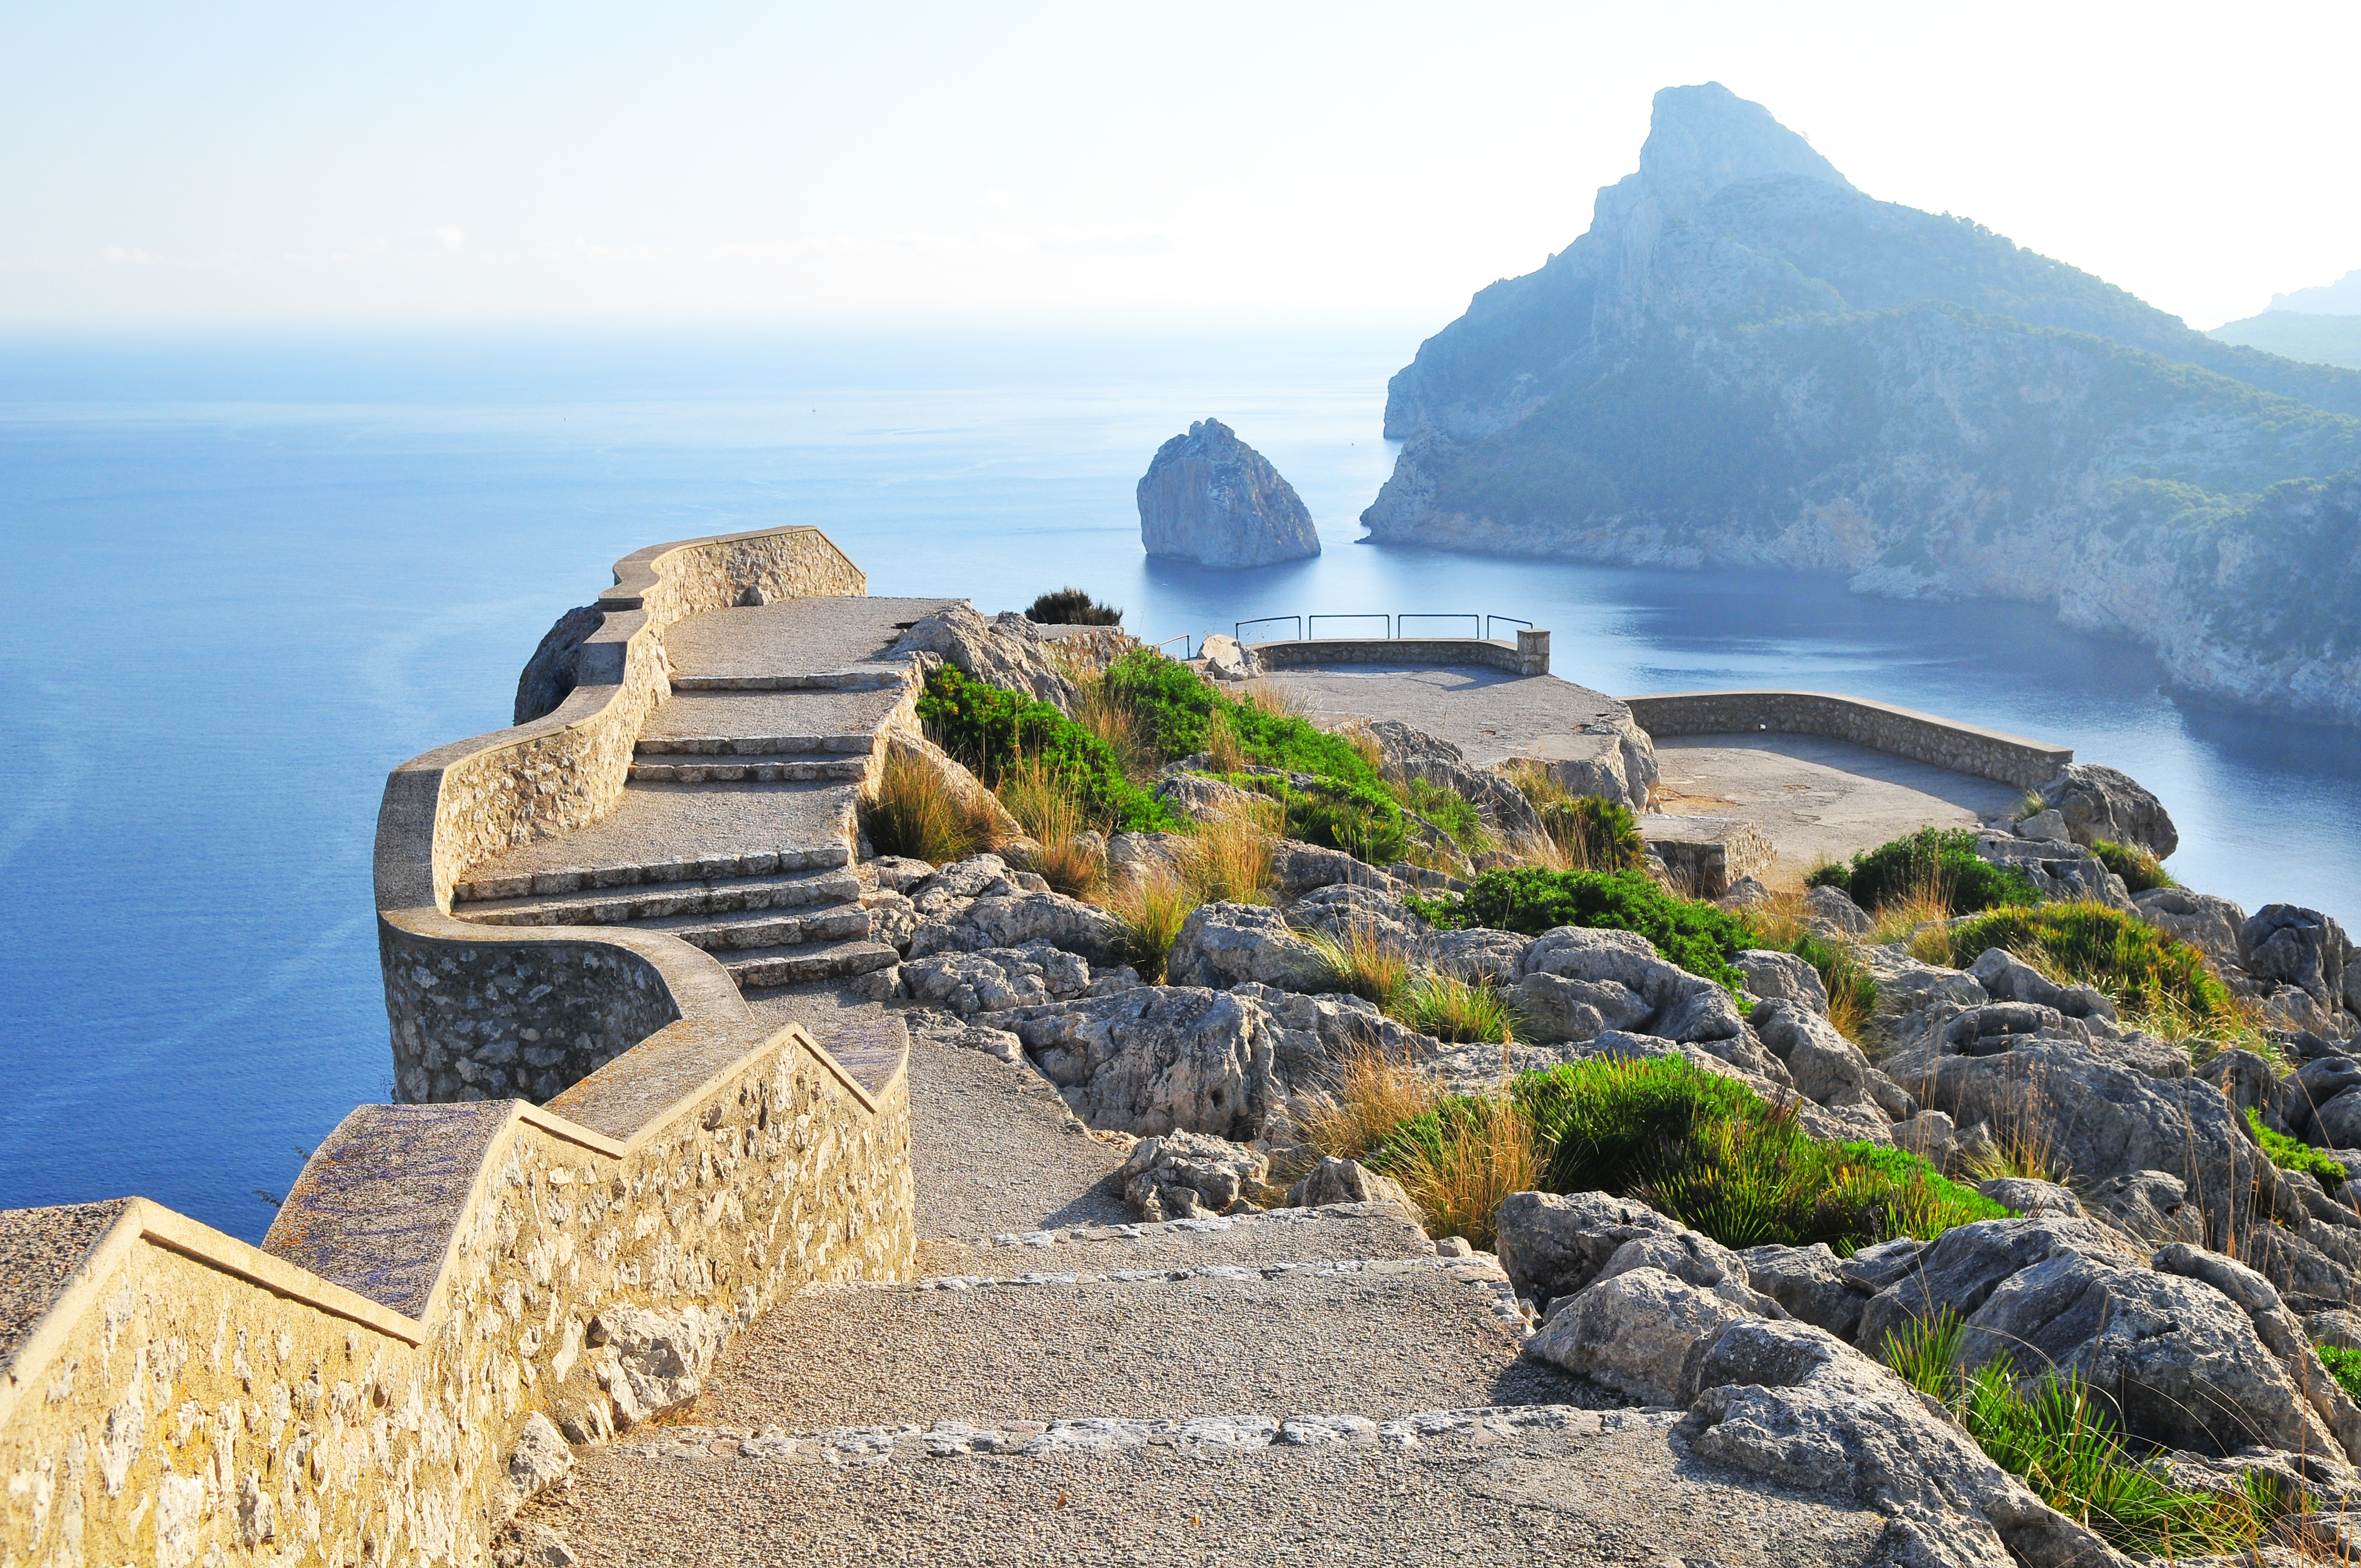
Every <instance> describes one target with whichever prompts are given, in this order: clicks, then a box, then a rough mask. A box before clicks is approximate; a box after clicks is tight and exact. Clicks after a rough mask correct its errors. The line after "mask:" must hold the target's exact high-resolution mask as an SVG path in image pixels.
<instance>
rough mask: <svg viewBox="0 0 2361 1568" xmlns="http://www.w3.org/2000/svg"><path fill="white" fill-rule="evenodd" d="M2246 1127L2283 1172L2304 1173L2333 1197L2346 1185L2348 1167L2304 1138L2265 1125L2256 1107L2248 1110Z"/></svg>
mask: <svg viewBox="0 0 2361 1568" xmlns="http://www.w3.org/2000/svg"><path fill="white" fill-rule="evenodd" d="M2246 1125H2247V1126H2249V1127H2252V1128H2253V1129H2254V1131H2255V1141H2256V1142H2257V1143H2258V1144H2260V1145H2262V1146H2263V1153H2265V1154H2266V1155H2268V1156H2269V1157H2270V1161H2271V1163H2272V1164H2273V1165H2275V1166H2278V1167H2279V1168H2280V1169H2281V1170H2301V1171H2302V1172H2303V1173H2304V1174H2305V1175H2307V1176H2310V1177H2312V1179H2314V1180H2316V1181H2318V1182H2319V1183H2320V1185H2321V1188H2322V1190H2324V1191H2326V1192H2327V1193H2328V1194H2329V1195H2330V1196H2331V1197H2334V1196H2335V1194H2336V1192H2337V1190H2339V1189H2340V1188H2342V1187H2343V1186H2344V1185H2345V1168H2344V1167H2343V1166H2341V1165H2339V1164H2337V1163H2336V1161H2335V1160H2334V1159H2332V1158H2330V1157H2328V1155H2327V1154H2325V1153H2324V1152H2323V1151H2322V1150H2319V1149H2316V1148H2313V1147H2312V1146H2311V1145H2310V1144H2308V1143H2305V1142H2304V1141H2303V1140H2302V1139H2301V1138H2291V1137H2289V1136H2288V1135H2286V1134H2285V1133H2275V1132H2273V1131H2271V1130H2270V1129H2269V1128H2268V1127H2266V1126H2264V1125H2263V1118H2262V1114H2261V1113H2259V1112H2257V1110H2256V1109H2255V1108H2254V1107H2253V1106H2251V1105H2249V1106H2247V1107H2246Z"/></svg>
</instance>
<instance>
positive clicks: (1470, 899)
mask: <svg viewBox="0 0 2361 1568" xmlns="http://www.w3.org/2000/svg"><path fill="white" fill-rule="evenodd" d="M1408 902H1409V903H1410V905H1411V908H1413V909H1415V910H1417V911H1418V912H1419V913H1420V914H1421V915H1422V916H1426V918H1427V919H1429V920H1431V921H1433V922H1434V924H1436V925H1437V926H1443V927H1453V928H1459V927H1470V926H1488V927H1493V928H1494V929H1496V930H1501V931H1521V932H1522V933H1523V934H1524V935H1526V936H1528V937H1538V936H1540V935H1541V934H1542V933H1543V932H1544V931H1547V930H1550V929H1552V928H1553V927H1559V926H1582V927H1592V928H1597V929H1606V930H1617V931H1637V932H1638V933H1639V934H1640V935H1641V936H1642V937H1645V938H1648V940H1649V941H1650V942H1652V943H1653V944H1654V945H1655V948H1656V951H1658V952H1659V953H1662V954H1663V955H1664V957H1665V958H1667V959H1671V960H1672V961H1673V962H1674V963H1676V964H1678V965H1680V966H1681V968H1683V969H1685V970H1688V971H1689V972H1690V973H1691V974H1695V975H1702V976H1704V977H1705V978H1706V979H1708V980H1710V981H1715V982H1717V983H1718V984H1720V985H1724V986H1727V987H1728V988H1729V989H1730V993H1731V994H1732V995H1734V996H1737V997H1739V998H1740V1000H1741V1003H1743V1002H1744V1000H1745V998H1746V992H1745V989H1744V984H1743V979H1742V977H1741V975H1740V974H1739V972H1738V971H1737V970H1734V969H1732V968H1730V955H1731V954H1733V953H1735V952H1737V951H1738V950H1739V949H1740V948H1743V947H1746V946H1747V945H1748V944H1749V943H1750V941H1751V940H1752V932H1751V931H1750V930H1749V929H1748V927H1747V925H1746V922H1745V921H1744V919H1742V918H1741V917H1740V916H1736V915H1732V914H1730V912H1728V911H1727V910H1722V909H1717V908H1716V907H1714V906H1713V905H1710V904H1699V903H1697V902H1695V901H1693V900H1690V899H1686V898H1680V897H1676V896H1675V895H1674V894H1669V893H1666V892H1665V891H1664V889H1663V888H1661V887H1659V886H1657V885H1656V884H1655V883H1653V882H1651V881H1650V880H1649V879H1648V877H1647V875H1646V874H1645V873H1644V872H1545V871H1540V870H1536V869H1534V868H1532V867H1530V866H1515V867H1504V868H1502V869H1501V870H1499V871H1495V872H1485V873H1484V874H1483V875H1482V876H1479V877H1477V879H1476V880H1475V881H1474V882H1473V883H1470V884H1469V885H1468V888H1467V891H1466V893H1465V894H1446V895H1444V897H1443V898H1441V899H1437V900H1433V901H1432V902H1430V901H1428V900H1425V899H1422V898H1418V897H1416V896H1414V895H1413V896H1412V897H1411V899H1410V900H1409V901H1408Z"/></svg>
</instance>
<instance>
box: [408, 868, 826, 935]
mask: <svg viewBox="0 0 2361 1568" xmlns="http://www.w3.org/2000/svg"><path fill="white" fill-rule="evenodd" d="M860 897H861V879H860V878H858V877H856V876H854V875H853V874H852V873H851V872H847V871H831V872H788V873H787V874H785V875H784V876H758V877H725V878H718V879H716V880H713V881H709V882H673V883H649V884H646V885H642V886H637V887H623V888H612V889H607V890H603V891H600V892H597V893H582V894H574V895H572V896H570V897H557V898H494V899H484V900H471V901H469V902H467V903H466V904H460V903H458V902H457V901H456V900H454V907H453V911H452V912H453V913H454V914H456V915H457V916H459V918H460V919H462V920H472V921H474V922H476V923H477V924H478V925H479V926H620V925H623V924H625V923H627V922H630V921H634V920H660V919H663V918H664V917H665V916H672V915H735V914H740V913H741V912H745V911H750V910H766V909H801V908H807V907H809V906H811V905H826V904H845V903H851V902H855V901H857V900H859V898H860Z"/></svg>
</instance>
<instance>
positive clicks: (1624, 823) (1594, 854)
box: [1510, 766, 1647, 872]
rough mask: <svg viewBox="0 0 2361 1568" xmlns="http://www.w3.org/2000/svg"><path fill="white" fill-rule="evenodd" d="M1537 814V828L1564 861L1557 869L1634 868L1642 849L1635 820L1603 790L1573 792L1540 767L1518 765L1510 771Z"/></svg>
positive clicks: (1511, 780)
mask: <svg viewBox="0 0 2361 1568" xmlns="http://www.w3.org/2000/svg"><path fill="white" fill-rule="evenodd" d="M1510 782H1512V783H1513V784H1516V786H1517V788H1518V789H1519V790H1520V791H1521V792H1522V794H1523V795H1524V797H1525V799H1526V801H1527V802H1529V803H1530V804H1531V805H1532V808H1533V815H1535V816H1536V817H1540V818H1541V820H1542V830H1543V832H1545V833H1547V834H1548V835H1549V838H1550V842H1552V843H1553V844H1554V845H1556V846H1557V850H1558V853H1559V854H1560V855H1561V856H1563V857H1564V858H1565V862H1566V863H1565V866H1563V867H1559V868H1556V869H1559V870H1572V871H1586V872H1624V871H1637V870H1639V868H1640V861H1641V860H1642V857H1643V856H1644V855H1645V854H1646V852H1647V846H1646V845H1645V844H1643V843H1642V841H1641V839H1640V826H1639V824H1638V823H1637V822H1636V821H1634V820H1633V819H1632V817H1631V808H1630V807H1629V806H1624V805H1622V804H1621V803H1620V802H1617V801H1612V800H1609V799H1608V798H1607V797H1606V796H1605V795H1576V794H1574V793H1573V792H1572V791H1570V790H1568V789H1567V788H1566V787H1565V785H1564V784H1560V783H1558V782H1557V780H1555V779H1554V778H1552V777H1551V776H1550V773H1549V771H1548V770H1547V769H1545V768H1541V767H1531V766H1529V767H1522V768H1519V769H1517V770H1516V771H1515V772H1514V773H1510Z"/></svg>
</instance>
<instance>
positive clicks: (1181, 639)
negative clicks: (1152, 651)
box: [1156, 631, 1197, 660]
mask: <svg viewBox="0 0 2361 1568" xmlns="http://www.w3.org/2000/svg"><path fill="white" fill-rule="evenodd" d="M1190 636H1191V634H1190V633H1189V632H1186V631H1183V632H1181V633H1180V635H1179V636H1177V637H1168V638H1166V639H1165V640H1164V641H1161V642H1159V643H1157V644H1156V652H1159V653H1161V652H1164V650H1166V649H1167V648H1170V647H1171V646H1172V644H1174V643H1175V642H1178V643H1179V644H1180V657H1181V658H1182V659H1184V660H1186V659H1193V658H1195V657H1196V656H1197V655H1195V654H1194V653H1191V652H1189V638H1190Z"/></svg>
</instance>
